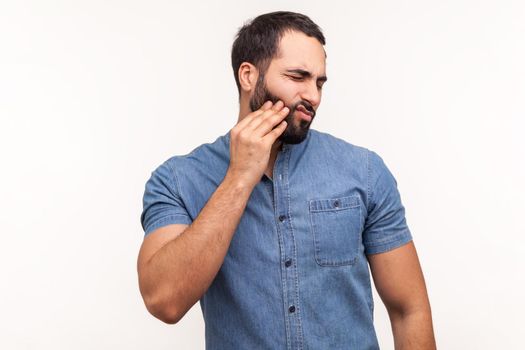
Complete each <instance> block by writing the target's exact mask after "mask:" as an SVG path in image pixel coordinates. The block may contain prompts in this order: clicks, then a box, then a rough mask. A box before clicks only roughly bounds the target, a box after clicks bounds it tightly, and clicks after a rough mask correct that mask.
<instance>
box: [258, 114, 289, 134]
mask: <svg viewBox="0 0 525 350" xmlns="http://www.w3.org/2000/svg"><path fill="white" fill-rule="evenodd" d="M289 112H290V110H289V109H288V107H284V108H283V109H281V110H280V111H279V112H277V113H275V114H273V115H271V116H269V117H267V118H265V119H264V120H263V121H262V122H261V123H259V125H258V126H257V128H256V129H255V130H254V131H253V132H254V133H256V134H257V135H259V136H260V137H264V136H265V135H266V134H268V133H269V132H270V131H272V129H273V128H275V127H276V126H277V125H279V123H281V122H282V121H283V119H284V118H286V116H287V115H288V113H289Z"/></svg>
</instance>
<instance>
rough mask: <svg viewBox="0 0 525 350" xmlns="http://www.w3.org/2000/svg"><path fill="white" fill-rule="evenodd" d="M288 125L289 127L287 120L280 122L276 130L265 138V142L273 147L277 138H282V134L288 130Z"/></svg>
mask: <svg viewBox="0 0 525 350" xmlns="http://www.w3.org/2000/svg"><path fill="white" fill-rule="evenodd" d="M286 125H288V123H286V120H283V121H282V122H280V123H279V125H277V127H276V128H274V129H273V130H272V131H270V132H269V133H267V134H266V136H264V137H263V139H264V141H265V142H268V145H269V146H271V145H273V144H274V142H275V141H276V140H277V138H278V137H279V136H281V134H282V133H283V132H284V130H285V129H286Z"/></svg>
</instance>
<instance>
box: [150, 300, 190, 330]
mask: <svg viewBox="0 0 525 350" xmlns="http://www.w3.org/2000/svg"><path fill="white" fill-rule="evenodd" d="M143 299H144V304H145V305H146V309H147V310H148V312H149V313H150V314H151V315H152V316H154V317H155V318H157V319H158V320H160V321H162V322H164V323H166V324H176V323H177V322H179V321H180V320H181V318H182V317H183V316H184V315H183V314H181V313H180V312H178V309H177V308H176V307H175V306H174V305H173V301H172V300H170V301H168V300H167V299H166V298H160V297H158V296H151V297H143Z"/></svg>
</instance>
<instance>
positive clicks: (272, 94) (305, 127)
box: [250, 31, 326, 144]
mask: <svg viewBox="0 0 525 350" xmlns="http://www.w3.org/2000/svg"><path fill="white" fill-rule="evenodd" d="M325 68H326V55H325V51H324V49H323V46H322V44H321V43H319V41H317V39H315V38H312V37H308V36H306V35H305V34H303V33H300V32H295V31H294V32H287V33H285V34H284V35H283V37H282V39H281V42H280V45H279V52H278V54H277V56H276V57H275V58H274V59H273V60H272V61H271V63H270V65H269V67H268V69H267V71H266V73H265V74H261V75H259V79H258V80H257V84H256V86H255V89H254V92H253V94H252V96H251V98H250V108H251V110H252V111H255V110H257V109H259V108H261V106H262V105H263V103H264V102H265V101H268V100H270V101H272V102H273V103H276V102H277V101H279V100H281V101H283V102H284V104H285V106H287V107H288V108H289V109H290V112H289V113H288V115H287V116H286V118H285V120H286V123H287V126H286V129H285V130H284V132H283V133H282V134H281V136H280V137H279V138H278V140H280V141H282V142H284V143H290V144H297V143H300V142H302V141H304V139H305V138H306V136H307V135H308V131H309V129H310V125H311V123H312V121H313V119H314V118H315V114H316V111H317V108H318V107H319V105H320V103H321V92H322V85H323V84H324V82H325V81H326V74H325Z"/></svg>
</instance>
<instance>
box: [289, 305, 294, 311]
mask: <svg viewBox="0 0 525 350" xmlns="http://www.w3.org/2000/svg"><path fill="white" fill-rule="evenodd" d="M288 311H290V313H292V312H295V306H293V305H292V306H290V307H289V308H288Z"/></svg>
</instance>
